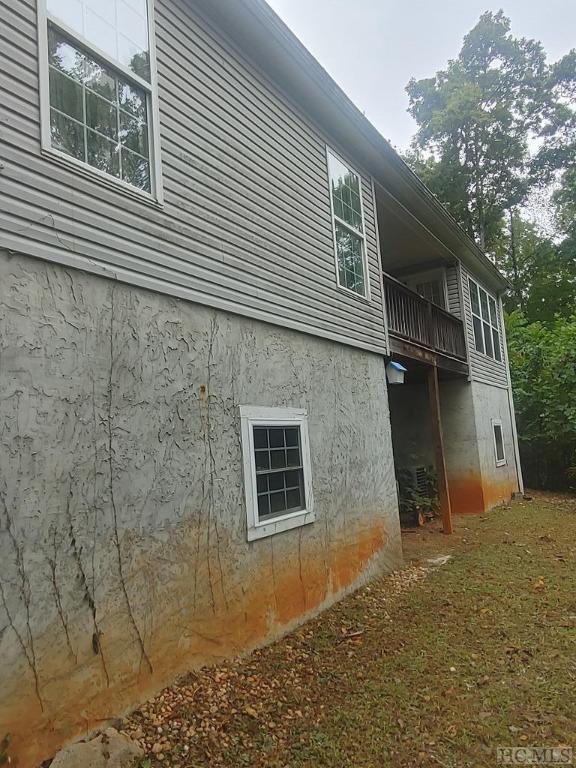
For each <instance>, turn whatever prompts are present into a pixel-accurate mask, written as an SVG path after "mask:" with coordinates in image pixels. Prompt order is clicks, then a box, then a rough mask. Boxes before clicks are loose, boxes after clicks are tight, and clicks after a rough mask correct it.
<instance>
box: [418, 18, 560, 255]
mask: <svg viewBox="0 0 576 768" xmlns="http://www.w3.org/2000/svg"><path fill="white" fill-rule="evenodd" d="M547 76H548V73H547V68H546V61H545V55H544V52H543V50H542V46H541V45H540V43H538V42H536V41H534V40H526V39H524V38H521V39H519V38H514V37H513V36H512V35H511V34H510V21H509V19H507V18H506V17H505V16H504V14H503V13H502V11H499V12H498V13H495V14H494V13H491V12H487V13H484V14H483V15H482V16H481V18H480V21H479V22H478V24H477V25H476V26H475V27H474V29H472V30H471V31H470V32H469V33H468V34H467V35H466V37H465V38H464V43H463V46H462V49H461V51H460V53H459V55H458V58H457V59H455V60H453V61H450V62H449V63H448V67H447V68H446V69H445V70H443V71H440V72H438V73H437V74H436V76H435V77H432V78H427V79H423V80H418V81H417V80H415V79H412V80H411V81H410V82H409V84H408V86H407V89H406V90H407V92H408V96H409V99H410V107H409V111H410V113H411V114H412V116H413V117H414V119H415V120H416V122H417V124H418V132H417V134H416V136H415V138H414V143H413V144H414V151H413V153H412V155H411V156H410V157H409V158H408V159H409V161H412V163H413V166H414V169H415V171H416V172H417V173H419V174H420V175H421V176H422V178H423V180H424V182H425V183H426V184H428V186H429V187H430V188H431V190H432V191H433V192H434V193H435V194H436V195H437V196H438V197H439V198H440V200H441V201H442V202H443V203H444V204H445V205H446V207H447V208H448V210H449V211H450V213H451V214H452V215H453V216H454V218H455V219H456V220H457V221H458V222H459V223H460V224H461V225H462V226H463V227H464V229H465V230H466V231H467V232H468V233H469V234H470V235H471V236H472V237H473V238H475V239H476V240H477V242H478V243H479V245H480V246H481V247H482V248H484V249H486V250H487V251H489V252H493V251H494V249H495V248H496V247H497V244H498V242H499V239H500V238H501V237H502V233H503V226H504V213H505V212H506V211H508V210H510V209H511V208H513V207H514V206H518V205H520V204H521V203H522V202H523V201H524V200H525V198H526V195H527V193H528V190H529V188H530V185H531V184H532V183H533V182H534V179H533V178H532V176H531V174H530V170H531V169H530V165H531V158H530V153H529V150H528V138H529V136H530V135H535V134H537V133H538V131H539V130H540V126H541V121H542V116H543V108H544V96H543V94H544V93H545V89H544V87H543V86H544V83H545V81H546V78H547ZM550 114H551V112H550Z"/></svg>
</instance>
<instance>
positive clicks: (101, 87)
mask: <svg viewBox="0 0 576 768" xmlns="http://www.w3.org/2000/svg"><path fill="white" fill-rule="evenodd" d="M84 83H85V85H86V87H87V88H89V89H90V90H91V91H94V92H95V93H97V94H99V95H100V96H103V97H104V98H105V99H108V101H111V102H113V103H114V104H115V103H117V101H118V95H117V93H116V89H117V86H116V83H117V78H116V75H115V74H114V72H112V70H110V69H108V68H107V67H104V66H102V64H99V63H98V62H97V61H92V60H88V61H87V62H86V76H85V78H84Z"/></svg>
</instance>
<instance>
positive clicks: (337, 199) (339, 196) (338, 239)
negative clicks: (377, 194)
mask: <svg viewBox="0 0 576 768" xmlns="http://www.w3.org/2000/svg"><path fill="white" fill-rule="evenodd" d="M328 176H329V180H330V199H331V205H332V219H333V225H334V247H335V250H336V275H337V279H338V285H339V286H340V287H341V288H345V289H346V290H348V291H352V292H353V293H356V294H358V295H359V296H364V297H367V296H368V277H367V272H368V270H367V264H366V239H365V236H364V213H363V210H362V182H361V180H360V176H359V175H358V174H357V173H355V172H354V171H353V170H352V169H351V168H349V167H348V166H347V165H345V164H344V163H343V162H342V160H340V159H339V158H338V157H336V155H335V154H334V153H333V152H332V151H331V150H328Z"/></svg>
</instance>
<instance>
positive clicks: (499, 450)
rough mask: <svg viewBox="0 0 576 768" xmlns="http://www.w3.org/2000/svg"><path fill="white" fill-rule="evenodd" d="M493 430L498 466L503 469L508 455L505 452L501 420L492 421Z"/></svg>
mask: <svg viewBox="0 0 576 768" xmlns="http://www.w3.org/2000/svg"><path fill="white" fill-rule="evenodd" d="M492 430H493V432H494V453H495V456H496V466H497V467H501V466H503V465H504V464H506V454H505V452H504V438H503V435H502V422H501V421H500V420H499V419H492Z"/></svg>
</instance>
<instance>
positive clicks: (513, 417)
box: [498, 293, 524, 493]
mask: <svg viewBox="0 0 576 768" xmlns="http://www.w3.org/2000/svg"><path fill="white" fill-rule="evenodd" d="M498 308H499V312H500V317H501V318H502V341H503V342H504V362H505V364H506V380H507V381H508V387H507V390H508V408H509V411H510V423H511V424H512V437H513V439H514V460H515V462H516V477H517V479H518V490H519V491H520V493H524V478H523V477H522V465H521V464H520V449H519V447H518V430H517V429H516V411H515V410H514V397H513V395H512V380H511V378H510V361H509V359H508V342H507V340H506V326H505V324H504V307H503V305H502V294H501V293H500V294H498Z"/></svg>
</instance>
